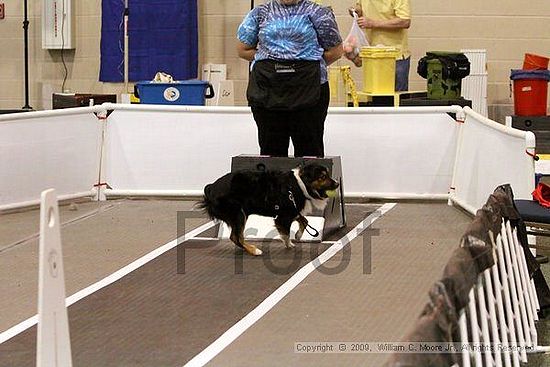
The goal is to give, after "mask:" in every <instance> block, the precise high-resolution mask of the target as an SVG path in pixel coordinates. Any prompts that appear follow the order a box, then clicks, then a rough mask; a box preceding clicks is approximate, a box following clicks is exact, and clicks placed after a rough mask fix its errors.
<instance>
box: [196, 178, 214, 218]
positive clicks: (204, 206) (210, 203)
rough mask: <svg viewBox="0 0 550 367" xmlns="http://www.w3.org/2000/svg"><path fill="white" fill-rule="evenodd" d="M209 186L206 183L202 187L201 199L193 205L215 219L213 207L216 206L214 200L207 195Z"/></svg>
mask: <svg viewBox="0 0 550 367" xmlns="http://www.w3.org/2000/svg"><path fill="white" fill-rule="evenodd" d="M209 186H210V185H206V187H205V188H204V195H203V197H202V199H201V200H200V201H199V202H198V203H197V204H196V205H195V207H196V208H197V209H199V210H204V211H205V212H206V214H208V216H209V217H210V218H211V219H216V218H217V215H216V213H215V210H214V208H215V207H216V205H215V200H213V199H212V198H210V196H209V192H210V190H209Z"/></svg>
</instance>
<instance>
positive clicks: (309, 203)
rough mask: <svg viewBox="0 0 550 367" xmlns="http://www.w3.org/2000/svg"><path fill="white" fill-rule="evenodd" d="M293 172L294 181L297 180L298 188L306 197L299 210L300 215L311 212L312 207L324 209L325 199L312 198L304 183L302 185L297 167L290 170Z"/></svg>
mask: <svg viewBox="0 0 550 367" xmlns="http://www.w3.org/2000/svg"><path fill="white" fill-rule="evenodd" d="M292 172H293V173H294V177H296V181H298V186H300V189H301V190H302V192H303V194H304V196H305V197H306V203H305V205H304V209H302V211H301V212H300V214H302V215H306V214H311V213H312V212H313V210H314V209H317V210H320V211H324V210H325V207H326V206H327V201H328V200H327V199H315V198H312V197H311V195H309V193H308V192H307V189H306V185H304V182H303V181H302V179H301V178H300V174H299V169H298V168H294V169H293V170H292Z"/></svg>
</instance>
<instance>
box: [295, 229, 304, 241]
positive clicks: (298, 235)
mask: <svg viewBox="0 0 550 367" xmlns="http://www.w3.org/2000/svg"><path fill="white" fill-rule="evenodd" d="M303 235H304V230H303V229H299V230H298V232H296V236H295V238H296V240H297V241H300V240H301V239H302V236H303Z"/></svg>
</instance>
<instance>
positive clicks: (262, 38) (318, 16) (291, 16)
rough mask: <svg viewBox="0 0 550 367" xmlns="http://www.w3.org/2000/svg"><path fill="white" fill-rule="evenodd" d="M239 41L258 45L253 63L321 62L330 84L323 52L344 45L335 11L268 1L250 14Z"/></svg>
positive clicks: (304, 3)
mask: <svg viewBox="0 0 550 367" xmlns="http://www.w3.org/2000/svg"><path fill="white" fill-rule="evenodd" d="M237 37H238V38H239V41H241V42H242V43H244V44H247V45H250V46H254V45H256V48H257V50H256V56H255V57H254V61H258V60H265V59H272V60H319V61H320V64H321V83H325V82H326V81H327V79H328V78H327V65H326V63H325V60H324V59H323V52H324V51H325V50H328V49H330V48H332V47H334V46H337V45H339V44H340V43H342V37H341V36H340V32H339V31H338V25H337V24H336V19H335V18H334V14H333V13H332V10H331V9H329V8H326V7H322V6H320V5H317V4H315V3H313V2H311V1H308V0H301V1H300V2H299V3H298V4H294V5H283V4H280V3H279V2H278V1H277V0H271V1H268V2H267V3H265V4H262V5H259V6H257V7H256V8H254V9H253V10H251V11H250V12H249V13H248V14H247V15H246V17H245V18H244V20H243V22H242V23H241V25H240V26H239V29H238V31H237Z"/></svg>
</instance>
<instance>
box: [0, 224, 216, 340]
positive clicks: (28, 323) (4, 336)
mask: <svg viewBox="0 0 550 367" xmlns="http://www.w3.org/2000/svg"><path fill="white" fill-rule="evenodd" d="M214 225H216V223H215V222H214V221H210V222H208V223H205V224H203V225H202V226H200V227H198V228H195V229H194V230H192V231H190V232H189V233H186V234H185V236H184V237H183V238H179V239H175V240H173V241H170V242H168V243H167V244H165V245H163V246H161V247H159V248H156V249H155V250H153V251H151V252H149V253H148V254H146V255H144V256H142V257H140V258H139V259H137V260H135V261H134V262H132V263H130V264H128V265H126V266H125V267H123V268H121V269H119V270H117V271H116V272H114V273H112V274H111V275H109V276H107V277H105V278H103V279H101V280H100V281H99V282H97V283H94V284H92V285H90V286H88V287H86V288H84V289H82V290H81V291H78V292H76V293H75V294H73V295H72V296H70V297H67V299H66V300H65V304H66V305H67V307H69V306H70V305H72V304H74V303H76V302H78V301H80V300H81V299H83V298H85V297H87V296H89V295H90V294H92V293H94V292H96V291H98V290H100V289H101V288H104V287H106V286H108V285H109V284H112V283H114V282H116V281H117V280H119V279H121V278H122V277H124V276H126V275H128V274H130V273H131V272H133V271H134V270H136V269H138V268H140V267H141V266H143V265H145V264H147V263H148V262H149V261H151V260H153V259H155V258H157V257H159V256H160V255H162V254H164V253H165V252H167V251H169V250H171V249H173V248H174V247H176V246H177V245H178V240H179V243H182V242H185V241H187V240H190V239H194V238H195V236H197V235H199V234H201V233H202V232H204V231H206V230H208V229H210V228H212V227H214ZM37 322H38V315H34V316H32V317H29V318H28V319H26V320H25V321H22V322H20V323H19V324H17V325H15V326H13V327H11V328H9V329H7V330H6V331H4V332H2V333H1V334H0V344H2V343H4V342H5V341H7V340H9V339H11V338H13V337H14V336H16V335H17V334H20V333H22V332H23V331H25V330H27V329H28V328H30V327H32V326H34V325H36V323H37Z"/></svg>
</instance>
